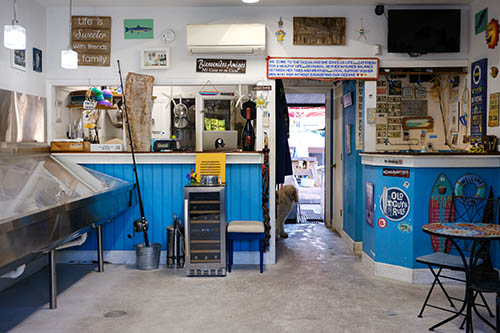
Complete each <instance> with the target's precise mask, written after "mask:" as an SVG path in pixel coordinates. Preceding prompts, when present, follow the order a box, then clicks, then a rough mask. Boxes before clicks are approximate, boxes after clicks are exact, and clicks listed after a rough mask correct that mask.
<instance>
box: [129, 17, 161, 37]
mask: <svg viewBox="0 0 500 333" xmlns="http://www.w3.org/2000/svg"><path fill="white" fill-rule="evenodd" d="M123 32H124V34H125V35H124V36H125V39H153V38H154V31H153V20H152V19H147V20H128V19H126V20H123Z"/></svg>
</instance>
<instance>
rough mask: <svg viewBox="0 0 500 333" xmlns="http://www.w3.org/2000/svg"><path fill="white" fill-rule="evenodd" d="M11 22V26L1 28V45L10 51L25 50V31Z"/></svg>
mask: <svg viewBox="0 0 500 333" xmlns="http://www.w3.org/2000/svg"><path fill="white" fill-rule="evenodd" d="M16 23H17V22H12V25H5V26H4V28H3V45H4V46H5V47H6V48H8V49H12V50H25V49H26V29H24V28H23V27H21V26H20V25H18V24H16Z"/></svg>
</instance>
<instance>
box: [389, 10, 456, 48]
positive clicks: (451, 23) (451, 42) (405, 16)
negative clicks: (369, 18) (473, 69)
mask: <svg viewBox="0 0 500 333" xmlns="http://www.w3.org/2000/svg"><path fill="white" fill-rule="evenodd" d="M388 19H389V28H388V43H387V44H388V45H387V50H388V52H393V53H422V54H423V53H439V52H450V53H452V52H460V23H461V22H460V9H391V10H389V11H388Z"/></svg>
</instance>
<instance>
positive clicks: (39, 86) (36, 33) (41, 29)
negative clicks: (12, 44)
mask: <svg viewBox="0 0 500 333" xmlns="http://www.w3.org/2000/svg"><path fill="white" fill-rule="evenodd" d="M13 17H14V2H13V1H11V0H2V1H1V2H0V24H1V29H2V30H1V37H0V38H1V41H2V42H1V46H0V73H1V75H0V88H1V89H7V90H14V91H19V92H24V93H27V94H31V95H36V96H45V91H46V86H45V77H46V72H47V67H46V64H47V55H48V54H47V48H46V33H47V30H46V21H47V20H46V10H45V8H44V7H42V6H40V5H39V4H38V3H37V2H36V1H18V2H17V19H18V20H19V21H20V25H21V26H23V27H24V28H25V29H26V60H27V63H26V71H25V72H23V71H20V70H17V69H14V68H11V66H10V57H11V51H10V50H9V49H7V48H5V47H3V26H4V25H6V24H12V23H11V22H12V19H13ZM33 47H36V48H38V49H41V50H42V52H43V53H42V61H43V63H42V69H43V72H42V73H37V72H34V71H33Z"/></svg>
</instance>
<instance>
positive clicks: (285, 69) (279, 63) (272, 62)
mask: <svg viewBox="0 0 500 333" xmlns="http://www.w3.org/2000/svg"><path fill="white" fill-rule="evenodd" d="M378 71H379V59H378V58H299V57H267V78H268V79H310V80H332V81H333V80H365V81H376V80H377V79H378Z"/></svg>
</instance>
